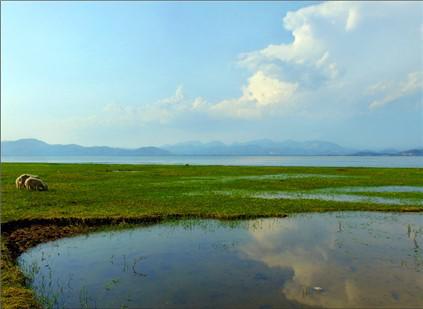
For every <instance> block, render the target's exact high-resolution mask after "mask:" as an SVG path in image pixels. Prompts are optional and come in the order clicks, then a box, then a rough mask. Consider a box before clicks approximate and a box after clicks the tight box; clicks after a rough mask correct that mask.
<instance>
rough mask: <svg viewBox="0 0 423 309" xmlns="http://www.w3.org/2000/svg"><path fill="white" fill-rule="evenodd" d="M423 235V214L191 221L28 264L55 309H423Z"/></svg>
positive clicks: (110, 235)
mask: <svg viewBox="0 0 423 309" xmlns="http://www.w3.org/2000/svg"><path fill="white" fill-rule="evenodd" d="M422 235H423V214H419V213H414V214H401V213H380V212H379V213H378V212H332V213H310V214H297V215H292V216H290V217H288V218H269V219H255V220H247V221H236V222H233V221H217V220H181V221H175V222H167V223H163V224H157V225H146V226H140V227H136V228H132V229H128V230H119V231H105V232H98V233H93V234H89V235H84V236H77V237H73V238H65V239H61V240H57V241H53V242H49V243H45V244H41V245H38V246H37V247H34V248H32V249H30V250H28V251H27V252H25V253H23V254H22V255H21V256H20V257H19V258H18V263H19V265H20V266H21V268H22V269H23V270H24V273H25V274H26V275H27V276H28V277H29V278H31V281H30V283H29V284H30V286H31V287H32V288H33V289H34V290H35V291H36V293H37V295H38V297H39V298H40V299H42V300H43V302H44V304H50V305H52V306H53V307H55V308H61V307H80V308H81V307H98V308H101V307H114V308H137V307H154V308H157V307H163V308H167V307H169V308H175V307H178V308H187V307H206V308H216V307H230V308H233V307H237V308H281V307H282V308H314V307H348V308H352V307H356V308H363V307H366V308H369V307H371V308H374V307H382V308H388V307H389V308H392V307H395V308H406V307H414V308H417V307H419V308H421V307H423V248H422V246H423V244H422ZM46 306H47V305H46Z"/></svg>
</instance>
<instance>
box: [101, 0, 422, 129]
mask: <svg viewBox="0 0 423 309" xmlns="http://www.w3.org/2000/svg"><path fill="white" fill-rule="evenodd" d="M422 9H423V4H422V3H419V2H414V3H403V2H387V3H382V4H381V3H373V2H325V3H320V4H317V5H310V6H307V7H304V8H302V9H299V10H296V11H292V12H288V13H287V14H286V15H285V16H284V17H283V24H282V25H281V27H283V28H284V29H285V30H286V31H287V32H288V33H290V34H291V35H292V39H291V40H289V41H285V42H283V43H281V42H269V44H268V45H267V46H263V48H261V49H259V50H255V51H250V52H245V53H243V54H241V55H239V59H238V62H239V64H240V66H241V69H242V70H245V71H247V72H248V74H249V75H248V76H249V77H248V78H247V79H246V80H245V81H241V82H240V85H239V95H238V96H233V97H228V98H224V99H222V100H216V101H210V100H209V99H208V98H206V97H202V96H199V97H190V96H189V95H186V94H185V92H184V89H183V87H182V86H178V87H177V88H176V90H175V93H174V94H172V95H170V96H168V97H165V98H161V99H158V100H156V101H155V102H139V105H136V106H135V105H130V106H129V105H128V106H127V105H120V104H113V105H109V106H107V107H106V108H105V109H104V111H103V112H102V113H101V115H97V116H96V119H97V120H96V121H101V122H102V123H108V122H110V123H111V122H113V121H114V122H117V123H121V124H123V125H125V124H128V123H129V124H132V125H144V124H148V123H157V124H172V123H173V124H175V126H177V125H178V123H179V124H180V125H181V126H186V123H189V121H188V119H189V118H191V119H197V122H196V123H195V125H198V120H199V119H201V121H202V120H204V119H205V120H207V121H209V123H213V121H215V120H219V121H222V122H225V121H226V122H225V123H226V124H228V123H229V122H230V121H232V120H233V121H232V122H231V123H230V126H232V125H233V123H235V122H236V121H237V120H239V123H241V122H242V121H245V120H255V123H256V124H258V123H259V122H258V121H259V120H262V121H263V123H265V122H267V123H270V122H272V123H280V124H281V123H283V121H280V119H285V120H286V119H288V118H289V119H295V120H296V123H299V122H301V121H303V122H304V123H310V120H313V121H315V122H314V128H317V127H319V128H321V127H323V126H325V125H326V124H327V123H328V122H330V120H332V121H333V123H338V124H339V123H341V122H342V120H343V119H346V120H348V119H351V118H352V117H360V115H363V114H364V113H371V110H375V109H378V110H383V109H384V107H385V106H386V105H388V104H390V103H391V102H395V103H396V104H397V105H400V104H408V103H409V102H413V104H414V103H415V99H416V96H413V95H414V94H416V93H419V92H420V93H421V91H422V80H423V78H422V74H423V73H422V66H423V63H422V57H421V53H422V45H421V42H422V39H423V32H422V29H423V28H422V27H423V26H422V18H423V13H422V12H423V10H422ZM281 17H282V16H281ZM281 40H283V38H281ZM413 100H414V101H413ZM418 100H420V101H421V96H420V98H418ZM413 106H415V104H414V105H413ZM369 109H370V111H369ZM404 110H405V109H404ZM413 113H414V112H413ZM283 117H285V118H283ZM319 121H320V124H321V125H320V126H319ZM323 122H324V123H323ZM382 125H383V124H382ZM385 125H386V124H385ZM210 127H213V126H212V125H210ZM280 127H282V125H281V126H280ZM210 130H211V129H210ZM313 130H315V129H313ZM311 133H312V132H309V134H308V135H310V134H311Z"/></svg>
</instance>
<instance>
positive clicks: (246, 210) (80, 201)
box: [1, 163, 423, 308]
mask: <svg viewBox="0 0 423 309" xmlns="http://www.w3.org/2000/svg"><path fill="white" fill-rule="evenodd" d="M23 173H30V174H35V175H39V176H40V177H41V178H42V179H43V180H45V181H46V182H47V183H48V185H49V189H50V190H49V191H47V192H29V191H26V190H17V189H16V188H15V179H16V177H18V176H19V175H20V174H23ZM383 186H385V187H386V186H397V187H401V188H403V187H404V186H407V187H419V188H421V187H423V169H419V168H395V169H390V168H338V167H330V168H329V167H328V168H325V167H247V166H238V167H237V166H193V165H190V166H183V165H177V166H170V165H120V164H111V165H109V164H45V163H43V164H41V163H2V164H1V222H2V224H3V226H5V224H6V225H7V224H9V226H10V225H15V224H16V228H17V227H18V225H19V224H21V223H25V222H27V223H28V224H29V223H31V222H36V221H37V220H48V219H51V220H59V219H60V220H62V219H69V220H70V221H69V222H70V224H71V222H72V221H71V219H72V218H74V219H80V220H91V219H92V220H98V219H104V220H106V219H107V220H110V222H112V220H113V219H119V218H132V219H134V218H161V217H165V216H170V217H172V216H174V217H186V216H190V217H209V218H218V219H219V218H247V217H249V218H252V217H278V216H283V215H285V214H289V213H295V212H312V211H313V212H317V211H341V210H366V211H422V210H423V205H422V203H421V200H422V198H421V192H420V191H418V192H414V191H413V192H412V191H410V192H408V191H400V192H398V191H392V192H391V191H389V192H371V191H370V192H349V193H348V194H349V195H356V194H363V195H369V196H372V195H375V194H379V195H380V196H381V197H389V198H391V197H392V198H394V197H395V198H399V199H402V198H407V199H414V200H416V201H417V202H416V203H415V204H413V203H409V204H399V205H394V204H384V203H379V204H376V203H373V202H371V200H369V201H360V202H357V201H355V202H354V201H353V202H348V203H347V202H343V201H336V200H321V199H320V200H310V199H301V198H300V199H261V198H257V197H251V196H252V195H255V194H260V193H266V192H281V191H283V192H289V194H294V193H296V192H297V193H298V192H312V191H313V192H314V191H316V190H328V189H330V190H335V191H336V190H344V189H342V188H345V187H352V188H358V187H359V188H367V187H383ZM221 192H231V193H230V194H221ZM342 194H345V193H342ZM387 195H391V196H387ZM394 195H396V196H394ZM31 220H32V221H31ZM45 222H47V221H45ZM99 222H101V221H99ZM103 223H104V222H103ZM7 241H10V240H9V239H8V235H5V234H4V233H3V232H2V261H1V262H2V265H1V266H2V275H1V276H2V279H1V280H2V305H3V308H25V306H26V307H28V308H29V307H33V306H32V305H31V304H32V303H33V298H32V296H31V295H32V292H31V291H30V290H28V289H27V288H25V285H24V282H23V276H22V274H21V273H20V271H19V269H18V268H17V267H16V265H15V264H14V259H13V257H11V256H10V252H9V251H8V248H7V246H5V244H6V243H7ZM25 304H27V305H25Z"/></svg>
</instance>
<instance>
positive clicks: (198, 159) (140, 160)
mask: <svg viewBox="0 0 423 309" xmlns="http://www.w3.org/2000/svg"><path fill="white" fill-rule="evenodd" d="M1 159H2V162H50V163H116V164H117V163H119V164H194V165H243V166H247V165H251V166H252V165H254V166H342V167H349V166H351V167H423V156H367V157H365V156H138V157H123V156H95V157H90V156H71V157H70V156H55V157H43V156H33V157H27V156H3V157H2V158H1Z"/></svg>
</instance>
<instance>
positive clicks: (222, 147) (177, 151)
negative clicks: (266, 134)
mask: <svg viewBox="0 0 423 309" xmlns="http://www.w3.org/2000/svg"><path fill="white" fill-rule="evenodd" d="M1 155H2V156H163V155H256V156H257V155H262V156H271V155H285V156H312V155H314V156H316V155H318V156H340V155H352V156H386V155H388V156H423V148H418V149H410V150H406V151H399V150H395V149H387V150H383V151H371V150H357V149H351V148H345V147H342V146H339V145H337V144H335V143H330V142H324V141H309V142H296V141H284V142H275V141H272V140H268V139H263V140H254V141H250V142H245V143H234V144H229V145H228V144H224V143H222V142H210V143H201V142H198V141H193V142H185V143H178V144H174V145H164V146H162V147H160V148H159V147H140V148H136V149H125V148H113V147H106V146H102V147H98V146H96V147H84V146H80V145H75V144H70V145H51V144H47V143H45V142H43V141H40V140H37V139H20V140H17V141H4V142H1Z"/></svg>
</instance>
